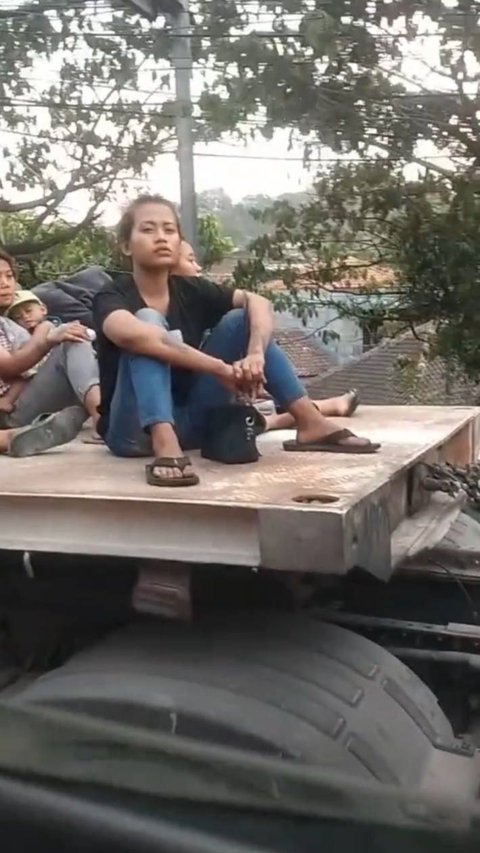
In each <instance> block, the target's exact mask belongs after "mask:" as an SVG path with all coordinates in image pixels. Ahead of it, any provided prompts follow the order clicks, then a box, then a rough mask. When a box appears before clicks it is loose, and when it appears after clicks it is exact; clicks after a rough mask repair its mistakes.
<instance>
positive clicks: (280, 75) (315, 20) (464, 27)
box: [200, 0, 480, 178]
mask: <svg viewBox="0 0 480 853" xmlns="http://www.w3.org/2000/svg"><path fill="white" fill-rule="evenodd" d="M200 7H201V10H202V14H203V16H204V26H205V28H206V29H207V30H209V31H212V32H214V33H215V39H216V40H215V43H212V42H211V43H210V50H211V52H212V55H213V56H214V57H215V62H216V63H217V65H218V64H219V63H220V64H221V66H222V70H221V73H220V74H219V75H218V77H217V80H216V83H215V85H214V87H213V88H211V89H210V90H209V91H205V92H204V93H203V95H202V99H201V105H202V108H203V111H204V114H207V115H209V118H210V119H211V120H212V126H214V127H215V128H216V130H219V129H221V130H227V129H242V122H244V123H246V124H244V125H243V131H244V132H245V130H246V128H247V132H248V123H249V122H250V121H251V118H252V116H256V117H257V124H258V126H259V127H260V128H261V130H262V133H263V134H264V136H265V137H267V138H269V137H271V136H272V134H273V132H274V130H275V129H276V128H279V127H282V128H288V129H290V130H291V133H292V139H299V138H300V139H303V140H304V142H305V145H306V155H307V156H308V155H309V154H312V151H316V152H318V151H319V146H320V145H321V146H326V147H327V148H329V149H330V150H331V151H334V152H336V153H338V154H342V153H349V152H357V153H358V154H361V155H363V156H370V155H371V154H372V152H375V153H379V152H381V153H385V155H387V156H388V157H390V158H392V159H395V160H398V161H401V162H412V161H417V162H420V163H425V162H428V163H429V164H430V166H429V168H431V169H433V170H435V171H437V172H440V173H444V172H447V173H449V172H451V171H455V170H454V169H453V168H451V167H449V166H445V165H442V164H441V163H439V162H438V161H436V160H434V159H432V158H431V157H429V156H427V154H422V148H424V149H426V150H427V151H428V152H429V153H430V154H431V153H432V151H433V147H435V150H436V151H437V152H438V151H443V150H447V151H448V153H449V154H450V155H451V156H454V157H458V158H460V160H461V162H462V163H463V166H464V168H466V169H470V170H471V171H472V174H475V175H476V177H477V178H478V170H477V166H478V164H479V158H480V138H479V118H478V96H479V84H480V75H479V73H478V65H477V64H476V62H475V60H476V61H477V62H478V60H479V59H480V27H479V19H480V10H479V6H478V2H477V0H457V2H456V4H455V5H453V4H452V3H450V2H445V0H423V2H422V3H421V4H419V3H418V2H417V0H396V2H390V0H370V2H368V3H366V2H364V0H313V2H310V0H288V2H287V3H278V4H274V5H273V4H271V3H269V2H263V3H262V2H260V3H259V4H258V14H257V15H256V16H255V15H254V13H253V12H252V4H243V3H242V2H237V3H235V2H231V0H203V2H200ZM255 21H256V23H255ZM248 24H250V29H249V30H247V25H248ZM234 28H235V29H234ZM233 33H236V35H233ZM205 49H208V46H206V47H205ZM256 126H257V125H255V127H256Z"/></svg>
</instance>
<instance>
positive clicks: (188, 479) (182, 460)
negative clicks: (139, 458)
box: [145, 456, 200, 489]
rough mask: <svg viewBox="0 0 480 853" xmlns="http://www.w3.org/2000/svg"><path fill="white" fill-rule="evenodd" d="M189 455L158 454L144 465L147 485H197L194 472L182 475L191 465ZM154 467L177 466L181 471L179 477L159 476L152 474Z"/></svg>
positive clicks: (197, 479)
mask: <svg viewBox="0 0 480 853" xmlns="http://www.w3.org/2000/svg"><path fill="white" fill-rule="evenodd" d="M191 464H192V463H191V461H190V457H189V456H160V457H158V458H157V459H154V460H153V462H150V463H149V464H148V465H145V475H146V478H147V483H148V485H149V486H164V487H166V488H168V489H174V488H179V487H180V486H198V484H199V482H200V480H199V478H198V477H197V475H196V474H188V475H187V476H185V475H184V473H183V472H184V470H185V468H188V466H189V465H191ZM154 468H178V470H179V471H181V472H182V476H181V477H159V476H158V474H154V473H153V472H154Z"/></svg>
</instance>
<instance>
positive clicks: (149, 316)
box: [135, 308, 168, 329]
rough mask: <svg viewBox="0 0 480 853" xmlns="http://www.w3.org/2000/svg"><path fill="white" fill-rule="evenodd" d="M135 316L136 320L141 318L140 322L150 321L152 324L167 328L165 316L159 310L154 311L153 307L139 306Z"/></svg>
mask: <svg viewBox="0 0 480 853" xmlns="http://www.w3.org/2000/svg"><path fill="white" fill-rule="evenodd" d="M135 317H136V318H137V320H141V321H142V323H151V324H152V325H153V326H160V327H161V328H163V329H168V322H167V318H166V317H164V316H163V314H161V313H160V311H156V310H155V308H140V309H139V311H137V313H136V314H135Z"/></svg>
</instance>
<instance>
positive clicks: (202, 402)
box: [187, 309, 370, 447]
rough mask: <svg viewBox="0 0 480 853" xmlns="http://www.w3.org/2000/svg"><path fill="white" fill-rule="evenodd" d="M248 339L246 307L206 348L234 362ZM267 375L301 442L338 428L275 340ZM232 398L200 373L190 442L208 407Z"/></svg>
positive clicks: (351, 441)
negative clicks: (313, 396) (312, 395)
mask: <svg viewBox="0 0 480 853" xmlns="http://www.w3.org/2000/svg"><path fill="white" fill-rule="evenodd" d="M248 340H249V325H248V316H247V313H246V311H244V310H241V309H240V310H235V311H230V312H229V313H228V314H226V315H225V317H223V318H222V320H221V321H220V322H219V323H218V325H217V326H216V327H215V329H213V330H212V333H211V334H210V336H209V337H208V339H207V342H206V344H205V347H204V351H205V352H207V353H208V354H209V355H212V356H214V357H216V358H221V359H222V360H223V361H225V362H227V363H229V364H231V363H233V362H235V361H238V360H239V359H241V358H243V357H244V356H245V354H246V352H247V347H248ZM265 379H266V387H267V390H268V392H269V393H270V394H271V396H272V397H273V399H274V400H275V402H276V404H277V405H278V406H279V407H280V408H282V409H285V410H286V411H287V412H289V413H290V415H292V416H293V420H294V423H295V426H296V428H297V440H298V442H300V443H312V442H315V441H317V442H318V441H321V440H322V439H324V438H326V437H327V436H330V435H334V434H335V433H337V432H338V428H337V426H336V425H335V424H333V423H331V421H329V420H328V419H327V418H326V417H325V416H324V415H322V413H321V412H320V411H319V410H318V409H317V407H316V406H315V405H314V403H313V402H312V400H310V399H309V397H308V396H307V392H306V391H305V388H304V387H303V385H302V383H301V382H300V381H299V379H298V377H297V375H296V373H295V370H294V368H293V365H292V363H291V362H290V360H289V359H288V358H287V356H286V355H285V353H284V352H283V351H282V350H281V349H280V347H279V346H278V344H276V343H275V341H273V340H271V341H270V343H269V344H268V346H267V348H266V350H265ZM229 402H231V398H230V394H229V392H228V390H227V389H225V388H224V387H223V386H222V385H221V383H220V382H218V380H217V379H216V378H215V377H213V376H200V377H198V379H197V380H196V382H195V384H194V387H193V389H192V392H191V394H190V397H189V401H188V419H189V425H190V429H189V436H188V441H189V444H188V445H187V446H190V447H195V446H198V444H199V443H200V441H201V435H202V430H203V425H204V423H205V417H206V414H207V411H208V410H209V409H210V408H211V407H212V406H219V405H226V404H228V403H229ZM337 444H339V445H355V446H356V445H358V446H364V445H365V446H366V445H369V444H370V442H369V441H368V440H366V439H362V438H358V437H357V436H353V435H348V436H345V437H343V438H342V439H341V440H340V441H339V442H337Z"/></svg>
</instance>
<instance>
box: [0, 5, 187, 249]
mask: <svg viewBox="0 0 480 853" xmlns="http://www.w3.org/2000/svg"><path fill="white" fill-rule="evenodd" d="M96 9H97V6H96V4H94V3H92V2H91V0H87V2H85V3H83V2H79V0H72V2H71V3H60V2H57V0H37V2H27V3H23V4H20V3H19V4H18V6H17V9H14V7H13V4H12V6H10V7H9V8H8V9H3V10H2V9H0V140H1V145H2V154H3V159H2V167H1V169H0V213H16V212H24V213H25V212H29V213H30V214H31V218H30V220H29V221H30V223H31V228H30V230H29V231H28V232H25V231H23V232H22V234H21V236H18V237H12V240H11V241H10V242H9V244H8V249H9V250H10V251H11V252H12V254H15V255H17V256H20V257H28V256H31V255H34V254H36V253H38V252H40V251H44V250H46V249H49V248H51V247H54V246H57V245H59V244H60V243H63V242H65V241H66V240H69V239H73V238H74V237H75V236H76V235H77V234H78V233H79V232H80V231H81V230H82V229H84V228H85V227H87V228H88V227H89V226H91V224H92V223H94V222H95V221H96V219H97V217H98V214H99V212H100V210H101V208H102V204H103V203H104V201H105V200H106V199H108V198H109V197H112V196H113V195H114V192H115V191H118V190H119V189H121V188H122V186H128V184H124V183H123V182H124V181H125V180H126V179H128V178H130V177H131V176H132V175H139V174H142V171H143V169H144V168H145V166H147V165H148V164H150V163H152V162H153V161H154V159H155V157H156V156H157V155H158V153H159V152H160V151H162V150H164V149H165V147H166V146H168V144H169V142H171V141H172V140H173V130H172V124H173V120H174V113H173V104H172V99H171V97H169V96H167V95H166V94H165V93H164V89H165V87H166V86H168V82H169V75H168V66H167V65H166V61H167V57H168V50H169V45H168V36H167V35H166V34H165V33H164V32H163V30H162V26H163V23H164V22H162V21H160V22H159V25H158V26H157V25H155V26H151V25H149V24H147V22H145V21H143V20H142V19H141V18H140V17H139V16H138V15H132V14H130V13H129V12H128V8H123V9H121V10H116V11H111V10H108V7H107V6H105V4H99V5H98V12H97V14H94V13H95V10H96ZM162 67H163V69H164V71H163V73H162V71H161V69H162ZM159 69H160V71H159ZM72 209H73V211H79V212H78V213H76V215H73V216H72V215H71V213H70V211H71V210H72ZM72 219H73V220H74V224H71V220H72ZM67 220H68V221H67ZM59 225H61V226H62V227H59ZM40 234H41V235H42V236H41V237H40Z"/></svg>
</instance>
